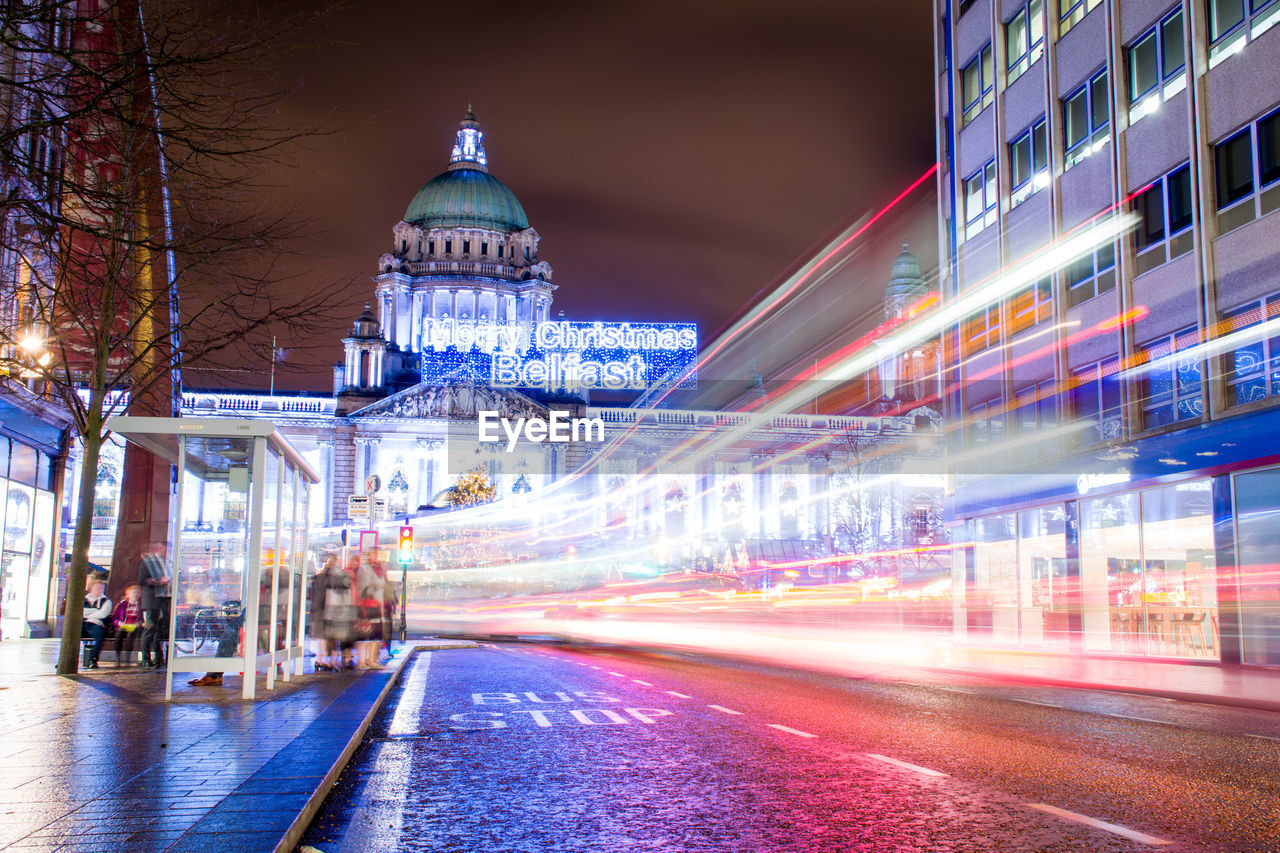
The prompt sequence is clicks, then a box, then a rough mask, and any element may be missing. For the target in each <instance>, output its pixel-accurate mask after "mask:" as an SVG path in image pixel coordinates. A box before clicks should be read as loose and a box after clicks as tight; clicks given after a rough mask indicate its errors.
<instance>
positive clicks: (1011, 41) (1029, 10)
mask: <svg viewBox="0 0 1280 853" xmlns="http://www.w3.org/2000/svg"><path fill="white" fill-rule="evenodd" d="M1004 43H1005V56H1007V57H1008V58H1009V83H1010V84H1012V83H1013V81H1014V80H1017V79H1018V78H1019V77H1021V76H1022V73H1023V72H1024V71H1026V70H1027V69H1028V68H1030V67H1031V66H1032V65H1034V64H1035V62H1036V60H1038V59H1039V58H1040V57H1041V56H1042V55H1043V54H1044V0H1031V2H1030V3H1028V4H1027V5H1025V6H1023V7H1022V8H1021V9H1019V10H1018V14H1016V15H1014V16H1013V20H1011V21H1009V23H1007V24H1005V25H1004Z"/></svg>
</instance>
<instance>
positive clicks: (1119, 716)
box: [1102, 714, 1177, 726]
mask: <svg viewBox="0 0 1280 853" xmlns="http://www.w3.org/2000/svg"><path fill="white" fill-rule="evenodd" d="M1102 716H1104V717H1115V718H1116V719H1119V720H1137V721H1138V722H1140V723H1156V724H1157V725H1161V726H1176V725H1177V724H1176V723H1166V722H1165V721H1164V720H1153V719H1151V718H1150V717H1132V716H1130V715H1128V714H1103V715H1102Z"/></svg>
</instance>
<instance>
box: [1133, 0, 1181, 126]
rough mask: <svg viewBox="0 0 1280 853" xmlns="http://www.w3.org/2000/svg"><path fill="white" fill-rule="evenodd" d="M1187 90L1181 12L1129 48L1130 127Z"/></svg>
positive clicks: (1167, 19) (1165, 20) (1161, 23)
mask: <svg viewBox="0 0 1280 853" xmlns="http://www.w3.org/2000/svg"><path fill="white" fill-rule="evenodd" d="M1186 87H1187V58H1186V48H1185V45H1184V42H1183V32H1182V10H1181V9H1178V10H1177V11H1176V12H1174V13H1173V14H1171V15H1169V16H1168V17H1166V18H1165V19H1164V20H1162V21H1161V22H1160V23H1159V24H1158V25H1157V26H1155V27H1153V28H1151V29H1150V30H1148V31H1147V32H1146V33H1144V34H1143V35H1142V36H1141V37H1140V38H1139V39H1138V40H1137V41H1135V42H1134V43H1133V45H1132V46H1131V47H1130V48H1129V123H1130V124H1134V123H1136V122H1138V121H1140V120H1142V119H1143V118H1145V117H1146V116H1148V115H1150V114H1151V113H1153V112H1155V111H1156V110H1157V109H1158V108H1159V106H1160V104H1161V103H1163V102H1164V101H1167V100H1168V99H1169V98H1172V97H1173V96H1174V95H1176V94H1178V93H1179V92H1181V91H1182V90H1183V89H1185V88H1186Z"/></svg>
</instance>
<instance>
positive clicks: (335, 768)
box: [0, 639, 474, 853]
mask: <svg viewBox="0 0 1280 853" xmlns="http://www.w3.org/2000/svg"><path fill="white" fill-rule="evenodd" d="M457 648H474V644H473V643H469V642H464V641H442V640H415V641H410V642H409V643H407V644H405V645H403V646H402V645H400V644H394V645H393V649H394V650H395V652H396V654H394V655H393V656H392V657H391V659H390V660H389V661H388V662H387V663H386V664H385V665H384V666H383V667H381V668H378V669H370V670H360V671H347V672H337V673H323V672H322V673H316V672H315V671H314V669H313V659H312V658H307V664H306V669H307V672H305V673H304V674H302V675H300V676H294V677H293V680H292V681H291V682H288V683H284V682H281V681H277V682H276V684H277V688H276V689H275V690H267V689H266V687H265V677H264V676H260V677H262V678H263V683H262V684H260V685H259V687H258V696H259V697H260V698H258V699H256V700H254V701H244V700H242V699H241V698H240V687H241V682H240V679H239V677H233V676H227V677H226V678H225V682H226V684H225V686H223V687H220V688H218V687H203V688H199V687H189V686H188V685H187V684H186V683H185V680H183V681H181V682H180V684H181V686H180V687H178V686H175V692H174V697H173V701H172V702H165V701H164V684H163V675H162V674H159V673H155V672H152V671H148V670H143V669H141V668H140V667H136V666H125V667H122V668H119V669H116V668H115V667H114V665H112V664H110V663H104V664H103V668H102V669H99V670H94V671H88V672H85V673H82V674H80V675H77V676H74V677H70V678H60V677H58V676H56V675H54V674H53V667H54V662H55V660H56V657H57V652H58V641H57V640H19V639H6V640H5V641H4V642H2V643H0V697H3V700H2V701H3V707H4V710H5V713H4V714H3V715H2V716H0V766H3V767H4V768H5V772H4V774H3V776H2V777H0V848H3V849H5V850H9V849H13V850H22V851H26V850H33V851H34V850H42V851H43V850H64V851H71V850H74V851H77V853H93V851H133V850H137V851H160V850H168V851H218V853H226V851H231V850H254V851H259V850H261V851H271V850H276V851H290V850H293V849H294V846H295V845H296V844H297V842H298V839H299V838H300V837H301V835H302V832H303V831H304V830H305V828H306V827H307V825H308V824H309V823H310V822H311V820H312V818H313V817H314V815H315V813H316V811H317V810H318V809H319V807H320V805H321V803H322V802H323V801H324V799H325V797H326V796H327V795H328V793H329V790H330V789H331V788H332V787H333V784H334V782H335V781H336V780H337V778H338V775H339V774H340V773H341V771H342V769H343V768H344V767H345V766H346V764H347V762H348V760H349V759H350V757H351V755H352V754H353V753H354V752H355V750H356V747H357V746H358V745H359V744H360V741H361V740H362V738H363V737H364V733H365V730H366V729H367V728H368V726H369V724H370V721H371V720H372V719H373V717H374V715H375V714H376V713H377V711H378V709H379V708H380V707H381V705H382V703H383V702H384V701H385V699H386V697H387V695H388V694H389V693H390V691H391V688H392V687H393V685H394V684H395V683H396V681H397V679H398V678H399V676H400V673H401V671H402V670H403V668H404V666H405V665H406V663H407V662H408V661H409V660H411V659H413V658H415V657H417V656H420V655H423V654H427V655H430V654H431V653H434V652H436V651H442V650H446V649H457Z"/></svg>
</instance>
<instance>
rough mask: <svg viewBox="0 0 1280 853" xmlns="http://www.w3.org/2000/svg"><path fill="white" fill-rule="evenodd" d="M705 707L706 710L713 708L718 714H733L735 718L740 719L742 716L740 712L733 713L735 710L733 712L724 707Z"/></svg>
mask: <svg viewBox="0 0 1280 853" xmlns="http://www.w3.org/2000/svg"><path fill="white" fill-rule="evenodd" d="M707 707H708V708H714V709H716V710H717V711H719V712H720V713H722V714H733V715H734V716H735V717H741V716H742V712H741V711H735V710H733V709H732V708H726V707H725V706H723V705H708V706H707Z"/></svg>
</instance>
